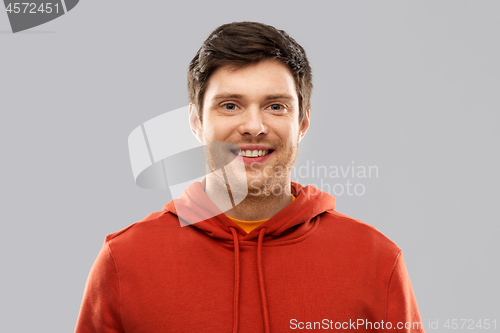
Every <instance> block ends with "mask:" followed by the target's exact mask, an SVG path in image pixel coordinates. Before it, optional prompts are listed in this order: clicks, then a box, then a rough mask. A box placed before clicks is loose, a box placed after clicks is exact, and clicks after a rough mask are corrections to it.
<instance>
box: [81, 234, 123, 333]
mask: <svg viewBox="0 0 500 333" xmlns="http://www.w3.org/2000/svg"><path fill="white" fill-rule="evenodd" d="M87 332H89V333H90V332H92V333H97V332H100V333H118V332H125V330H124V329H123V326H122V322H121V318H120V281H119V277H118V270H117V268H116V264H115V261H114V258H113V255H112V253H111V249H110V247H109V244H108V242H107V240H106V241H104V244H103V246H102V248H101V251H100V252H99V254H98V256H97V258H96V260H95V262H94V264H93V265H92V268H91V269H90V273H89V276H88V278H87V282H86V284H85V290H84V292H83V300H82V305H81V308H80V314H79V315H78V320H77V323H76V329H75V333H87Z"/></svg>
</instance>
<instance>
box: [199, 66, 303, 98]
mask: <svg viewBox="0 0 500 333" xmlns="http://www.w3.org/2000/svg"><path fill="white" fill-rule="evenodd" d="M221 95H239V96H242V97H244V98H261V97H264V96H269V95H289V96H290V97H291V98H292V99H293V100H294V101H297V100H298V96H297V91H296V88H295V81H294V79H293V75H292V72H291V71H290V69H289V68H288V67H287V66H286V65H284V64H283V63H282V62H280V61H278V60H262V61H260V62H258V63H256V64H251V65H248V66H245V67H239V68H237V67H234V66H230V65H227V66H223V67H220V68H218V69H217V70H216V71H215V72H214V73H212V75H211V76H210V78H209V81H208V85H207V90H206V91H205V97H204V99H205V101H208V102H210V101H211V100H213V99H214V98H216V97H217V96H221Z"/></svg>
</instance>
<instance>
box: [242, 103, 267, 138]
mask: <svg viewBox="0 0 500 333" xmlns="http://www.w3.org/2000/svg"><path fill="white" fill-rule="evenodd" d="M264 122H265V118H264V114H263V112H262V111H261V110H260V109H259V108H258V107H250V108H248V109H246V110H245V112H243V114H242V117H241V123H240V125H239V132H240V134H241V135H246V134H250V135H251V136H258V135H260V134H267V126H266V125H265V123H264Z"/></svg>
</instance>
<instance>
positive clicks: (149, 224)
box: [105, 211, 180, 242]
mask: <svg viewBox="0 0 500 333" xmlns="http://www.w3.org/2000/svg"><path fill="white" fill-rule="evenodd" d="M176 226H177V227H179V226H180V225H179V221H178V219H177V217H176V216H175V215H173V214H171V213H170V212H168V211H159V212H154V213H151V214H149V215H148V216H146V217H145V218H144V219H142V220H141V221H139V222H136V223H133V224H131V225H129V226H128V227H125V228H123V229H121V230H118V231H116V232H114V233H111V234H109V235H107V236H106V238H105V241H106V242H110V241H111V240H115V241H116V240H118V239H120V238H128V237H129V236H132V235H134V234H137V233H143V232H148V231H151V230H152V229H154V228H155V227H160V228H161V227H176Z"/></svg>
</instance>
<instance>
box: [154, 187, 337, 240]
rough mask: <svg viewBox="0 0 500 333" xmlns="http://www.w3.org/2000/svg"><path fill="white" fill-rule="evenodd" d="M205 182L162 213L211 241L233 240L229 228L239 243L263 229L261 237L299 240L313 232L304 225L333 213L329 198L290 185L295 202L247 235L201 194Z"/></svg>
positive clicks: (191, 188) (333, 207)
mask: <svg viewBox="0 0 500 333" xmlns="http://www.w3.org/2000/svg"><path fill="white" fill-rule="evenodd" d="M205 182H206V178H204V179H203V180H202V181H201V182H194V183H191V184H190V185H189V186H188V187H187V188H186V189H185V190H184V191H183V192H182V194H181V196H180V197H179V199H173V200H171V201H170V202H169V203H168V204H166V205H165V206H164V207H163V210H164V211H165V212H171V213H172V214H174V215H176V216H178V217H179V221H180V223H181V225H183V226H185V225H192V226H193V227H195V228H198V229H200V230H202V231H203V232H205V233H206V234H207V235H208V236H210V237H212V238H218V239H222V240H233V234H232V232H231V228H233V229H234V230H236V231H237V233H238V237H239V238H240V239H241V240H243V241H249V240H256V239H257V238H258V236H259V232H260V230H261V229H263V228H265V232H264V236H273V238H274V237H280V236H284V234H285V233H286V234H287V237H285V238H287V239H290V238H292V239H293V238H296V237H300V236H301V235H303V234H304V233H306V232H307V231H308V230H309V229H311V228H312V225H313V224H312V223H306V222H310V221H311V220H312V219H313V218H314V217H316V216H317V215H319V214H321V213H323V212H325V211H329V210H334V209H335V198H334V197H333V196H332V195H330V194H328V193H326V192H323V191H321V190H319V189H317V188H316V187H314V186H312V185H307V186H302V185H300V184H299V183H296V182H291V190H292V194H293V195H294V196H295V197H296V199H295V200H294V201H293V202H292V203H290V204H289V205H287V206H286V207H285V208H283V209H282V210H281V211H279V212H278V213H277V214H275V215H274V216H273V217H271V218H270V219H269V220H267V221H266V222H265V223H263V224H262V225H260V226H259V227H257V228H255V229H254V230H252V231H251V232H250V233H248V234H247V233H246V232H245V231H244V230H243V229H241V228H240V227H239V226H238V225H237V224H236V223H234V222H233V221H231V219H229V218H228V217H227V216H226V215H225V214H224V213H223V212H221V211H220V209H219V208H218V207H217V206H216V205H215V204H214V203H213V202H212V201H211V200H210V199H209V198H208V196H207V195H206V194H205V191H204V189H205ZM178 212H179V213H178ZM206 217H208V218H206ZM300 224H304V225H303V226H301V227H300V228H296V229H295V230H294V231H293V232H291V231H292V230H291V228H293V227H295V226H298V225H300ZM290 233H291V234H290Z"/></svg>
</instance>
